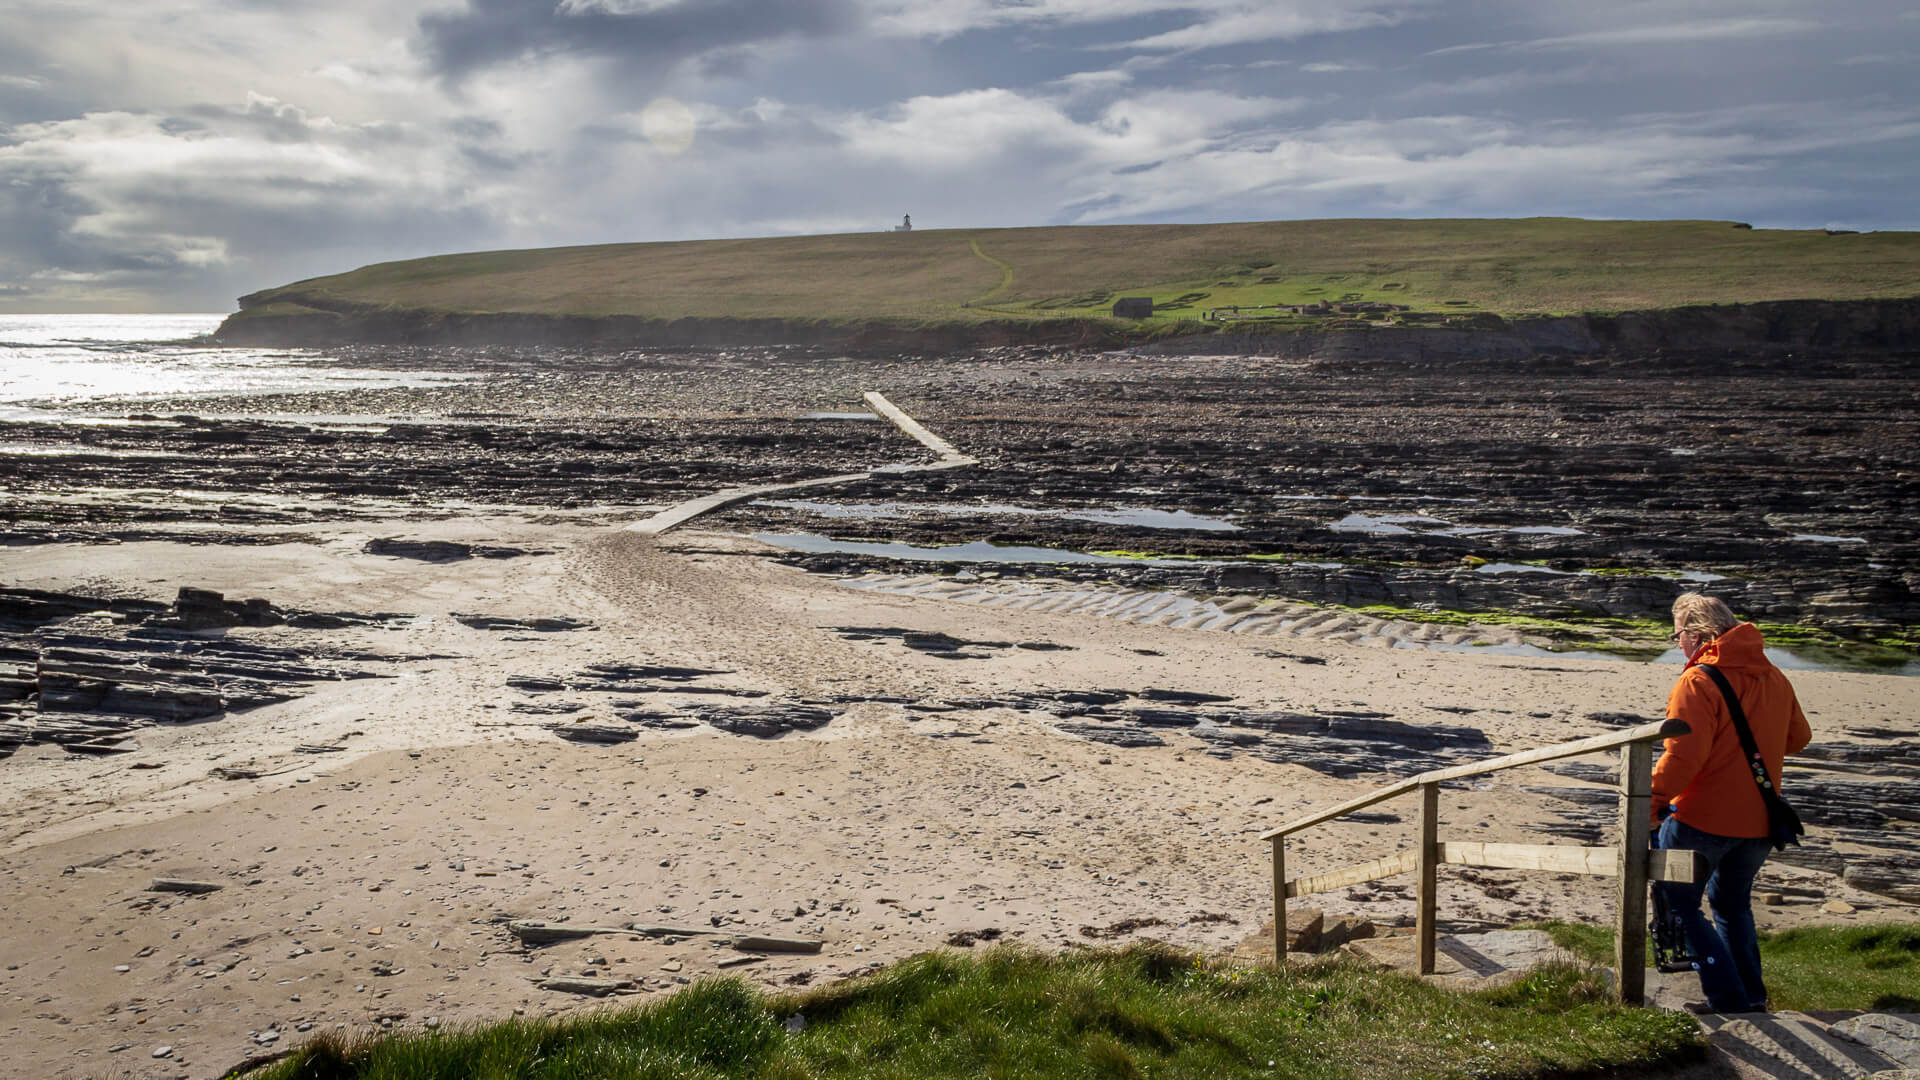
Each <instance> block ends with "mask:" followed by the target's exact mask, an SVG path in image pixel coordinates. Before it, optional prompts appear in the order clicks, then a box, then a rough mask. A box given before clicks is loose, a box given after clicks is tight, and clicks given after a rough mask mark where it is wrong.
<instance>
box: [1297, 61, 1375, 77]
mask: <svg viewBox="0 0 1920 1080" xmlns="http://www.w3.org/2000/svg"><path fill="white" fill-rule="evenodd" d="M1300 70H1301V71H1306V72H1311V73H1313V74H1315V75H1328V74H1335V73H1338V72H1342V71H1372V70H1373V66H1372V65H1371V64H1339V63H1333V62H1331V61H1326V60H1319V61H1315V62H1314V63H1311V64H1301V65H1300Z"/></svg>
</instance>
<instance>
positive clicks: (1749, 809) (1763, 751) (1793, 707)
mask: <svg viewBox="0 0 1920 1080" xmlns="http://www.w3.org/2000/svg"><path fill="white" fill-rule="evenodd" d="M1764 644H1765V642H1764V641H1763V640H1762V639H1761V637H1760V630H1759V628H1758V627H1756V626H1754V625H1753V624H1752V623H1741V624H1740V625H1738V626H1736V627H1734V628H1733V629H1731V630H1729V631H1727V632H1726V633H1724V634H1721V635H1720V636H1719V637H1717V638H1715V639H1714V640H1712V641H1710V642H1708V643H1707V644H1706V645H1705V646H1704V647H1702V648H1701V650H1700V651H1699V652H1698V653H1696V654H1695V655H1694V657H1693V659H1691V660H1689V661H1687V666H1686V670H1684V671H1682V672H1681V673H1680V681H1679V682H1676V683H1674V684H1673V692H1672V693H1670V694H1668V695H1667V715H1668V716H1669V717H1678V718H1679V719H1681V720H1685V721H1686V722H1687V723H1688V724H1689V725H1691V726H1692V727H1693V731H1692V732H1691V733H1689V734H1686V735H1676V736H1674V737H1673V738H1670V739H1668V740H1667V746H1666V753H1664V754H1662V755H1661V757H1660V763H1659V764H1658V765H1657V766H1655V767H1654V770H1653V799H1652V804H1653V807H1654V812H1655V814H1656V815H1658V813H1659V809H1660V808H1661V807H1663V806H1666V805H1667V803H1668V802H1672V803H1673V806H1674V813H1675V815H1676V816H1678V817H1679V818H1680V821H1681V822H1682V823H1683V824H1687V825H1691V826H1693V827H1694V828H1696V829H1699V830H1700V831H1701V832H1707V833H1712V834H1714V835H1715V836H1733V837H1755V836H1765V835H1767V807H1766V803H1764V802H1762V801H1761V799H1760V789H1759V787H1758V785H1756V784H1755V783H1754V782H1753V772H1752V771H1751V770H1750V769H1748V768H1747V763H1746V752H1745V751H1743V750H1741V749H1740V736H1739V733H1737V732H1736V731H1734V729H1733V717H1732V714H1730V713H1729V712H1728V711H1727V701H1726V698H1725V696H1723V695H1722V694H1721V693H1720V688H1719V687H1718V686H1715V685H1714V682H1713V679H1712V678H1711V677H1710V676H1708V675H1707V673H1706V672H1704V671H1699V670H1696V665H1699V664H1712V665H1713V666H1714V667H1717V668H1719V669H1720V672H1721V674H1723V675H1725V676H1726V677H1727V682H1728V683H1729V684H1731V685H1732V686H1733V691H1734V693H1735V694H1737V695H1738V696H1739V698H1740V707H1741V708H1742V709H1744V710H1746V714H1747V726H1748V727H1749V728H1751V729H1752V730H1753V741H1754V745H1755V746H1757V747H1758V748H1759V750H1760V756H1761V757H1762V758H1764V759H1765V760H1766V763H1767V775H1768V776H1770V777H1771V778H1772V779H1773V789H1774V790H1775V791H1780V767H1781V760H1782V759H1783V758H1785V757H1786V756H1787V755H1788V754H1795V753H1798V752H1800V751H1801V750H1802V749H1804V748H1805V747H1806V745H1807V743H1809V742H1811V741H1812V739H1813V730H1812V729H1811V728H1809V727H1808V726H1807V718H1806V716H1805V715H1804V714H1802V713H1801V712H1800V702H1799V700H1798V699H1796V698H1795V697H1794V694H1793V684H1792V683H1789V682H1788V681H1787V677H1786V676H1785V675H1782V674H1780V669H1779V668H1777V667H1774V666H1773V664H1772V662H1771V661H1769V660H1768V659H1767V656H1766V653H1765V652H1763V651H1762V648H1761V647H1762V645H1764ZM1781 794H1782V795H1785V794H1786V793H1785V792H1781Z"/></svg>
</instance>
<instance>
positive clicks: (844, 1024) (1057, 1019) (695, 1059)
mask: <svg viewBox="0 0 1920 1080" xmlns="http://www.w3.org/2000/svg"><path fill="white" fill-rule="evenodd" d="M795 1017H799V1018H802V1019H803V1020H804V1026H803V1025H802V1021H801V1020H795V1019H793V1018H795ZM1701 1053H1702V1051H1701V1046H1700V1043H1699V1041H1698V1036H1697V1034H1696V1031H1695V1028H1694V1025H1693V1023H1692V1022H1691V1020H1689V1019H1688V1018H1686V1017H1683V1016H1680V1015H1678V1014H1674V1013H1662V1012H1655V1011H1650V1010H1644V1009H1623V1008H1620V1007H1617V1006H1615V1005H1612V1004H1611V1003H1609V1001H1608V1000H1607V988H1606V984H1605V981H1604V980H1603V979H1602V977H1601V976H1600V975H1598V974H1597V973H1595V972H1594V971H1593V970H1591V969H1589V968H1584V967H1577V966H1555V967H1547V968H1542V969H1541V970H1539V971H1537V972H1535V973H1533V974H1532V975H1531V976H1529V977H1528V978H1526V979H1524V980H1522V981H1520V982H1518V983H1515V984H1513V985H1511V986H1508V987H1505V988H1502V989H1499V990H1495V991H1486V992H1478V993H1458V992H1450V991H1446V990H1442V989H1439V988H1437V987H1434V986H1432V985H1429V984H1428V983H1425V982H1422V981H1421V980H1418V979H1414V978H1411V977H1408V976H1405V975H1399V974H1395V973H1391V972H1382V971H1377V970H1372V969H1369V968H1366V967H1363V966H1362V965H1360V964H1359V963H1357V962H1353V961H1327V962H1322V963H1317V964H1311V965H1307V966H1304V967H1300V968H1289V969H1287V970H1284V971H1275V970H1269V969H1251V968H1243V967H1226V966H1220V965H1217V964H1214V963H1210V962H1208V961H1205V960H1202V959H1200V958H1197V957H1195V956H1192V955H1190V954H1186V953H1182V952H1179V951H1176V950H1173V949H1170V948H1167V947H1165V946H1160V945H1156V944H1147V945H1142V946H1137V947H1134V948H1131V949H1127V950H1125V951H1121V952H1104V951H1102V952H1085V953H1075V954H1068V955H1064V956H1045V955H1041V954H1038V953H1035V952H1031V951H1027V950H1022V949H1017V948H1011V947H1001V948H996V949H992V950H988V951H986V952H984V953H982V954H979V955H974V954H967V955H961V954H957V953H952V952H938V953H927V954H922V955H920V956H917V957H913V958H911V959H909V960H906V961H904V962H902V963H900V964H898V965H895V966H894V967H892V968H890V969H887V970H884V971H881V972H878V973H876V974H874V975H872V976H869V977H866V978H862V979H856V980H851V981H848V982H845V983H840V984H837V985H834V986H829V987H825V988H822V989H819V990H815V991H812V992H809V993H805V994H784V995H768V994H763V993H761V992H758V991H755V990H752V989H749V988H748V987H746V986H745V985H744V984H743V983H741V982H740V981H738V980H713V981H705V982H701V983H697V984H695V985H694V986H692V987H689V988H688V989H686V990H683V991H681V992H680V993H678V994H676V995H674V996H673V997H671V998H667V999H664V1000H660V1001H655V1002H650V1003H647V1004H645V1005H641V1006H638V1007H635V1008H630V1009H623V1010H612V1011H606V1012H602V1013H598V1014H594V1015H589V1016H584V1017H578V1018H570V1019H557V1020H512V1021H509V1022H506V1023H503V1024H497V1025H490V1026H486V1027H475V1028H470V1029H466V1030H461V1031H450V1032H435V1033H429V1034H405V1035H395V1036H389V1037H382V1038H375V1039H367V1040H363V1041H342V1040H337V1039H321V1040H316V1041H315V1042H313V1043H309V1044H308V1045H306V1046H305V1047H302V1048H301V1049H300V1050H299V1051H298V1052H297V1053H296V1054H295V1055H294V1056H292V1057H291V1058H289V1059H287V1060H286V1061H283V1062H281V1063H279V1064H278V1065H276V1066H274V1067H273V1068H271V1069H269V1070H267V1071H265V1072H262V1073H260V1074H258V1075H260V1076H262V1077H266V1078H270V1080H443V1078H444V1080H455V1078H470V1077H471V1078H483V1080H523V1078H524V1080H559V1078H562V1077H565V1078H568V1080H573V1078H588V1077H591V1078H603V1077H604V1078H619V1080H642V1078H655V1077H659V1078H666V1077H674V1078H716V1080H717V1078H733V1077H754V1078H767V1080H811V1078H826V1077H834V1078H841V1077H848V1078H875V1080H879V1078H901V1080H905V1078H920V1077H956V1078H957V1077H968V1078H973V1077H1076V1078H1080V1077H1087V1078H1094V1077H1146V1076H1152V1077H1171V1078H1178V1077H1195V1078H1198V1077H1252V1076H1259V1077H1294V1078H1301V1080H1309V1078H1311V1080H1322V1078H1325V1080H1335V1078H1345V1077H1369V1076H1381V1075H1389V1074H1391V1075H1394V1076H1396V1077H1402V1078H1413V1077H1461V1078H1466V1077H1513V1078H1520V1077H1541V1076H1551V1075H1560V1074H1568V1073H1583V1072H1591V1071H1597V1070H1602V1069H1634V1070H1640V1069H1651V1068H1660V1067H1663V1066H1669V1065H1678V1064H1682V1063H1686V1062H1690V1061H1693V1060H1697V1059H1698V1058H1699V1057H1700V1056H1701Z"/></svg>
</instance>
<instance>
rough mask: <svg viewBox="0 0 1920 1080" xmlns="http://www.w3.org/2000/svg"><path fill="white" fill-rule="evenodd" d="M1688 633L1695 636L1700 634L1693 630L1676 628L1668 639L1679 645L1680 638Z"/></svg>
mask: <svg viewBox="0 0 1920 1080" xmlns="http://www.w3.org/2000/svg"><path fill="white" fill-rule="evenodd" d="M1688 635H1693V636H1695V637H1698V636H1699V635H1697V634H1694V633H1693V631H1691V630H1675V631H1674V632H1673V633H1671V634H1668V635H1667V640H1668V641H1671V642H1673V643H1674V644H1675V645H1678V644H1680V639H1681V638H1682V637H1686V636H1688Z"/></svg>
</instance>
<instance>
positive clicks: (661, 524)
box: [626, 390, 979, 536]
mask: <svg viewBox="0 0 1920 1080" xmlns="http://www.w3.org/2000/svg"><path fill="white" fill-rule="evenodd" d="M862 396H863V398H864V400H865V401H866V403H867V405H868V406H869V407H871V408H872V409H873V411H874V412H876V413H878V414H880V415H881V416H884V417H886V418H887V419H888V420H891V421H892V422H893V425H894V426H895V427H897V428H899V429H900V430H901V431H903V432H905V433H907V434H908V435H911V436H912V437H913V438H915V439H917V440H919V442H920V443H921V445H923V446H925V447H926V448H927V449H929V450H931V451H933V452H934V453H936V454H938V455H940V460H938V461H934V462H929V463H927V464H924V465H879V466H875V467H874V468H872V469H868V470H867V471H866V472H853V473H841V474H839V475H837V476H817V477H814V478H813V479H811V480H796V481H794V482H792V483H788V484H757V485H754V486H752V487H737V488H726V489H724V490H721V491H716V492H714V493H713V494H711V495H703V496H701V497H700V498H698V499H689V500H687V501H686V502H683V503H676V504H675V505H673V506H669V507H667V508H666V509H665V510H662V511H660V512H659V513H657V514H655V515H653V516H652V517H650V518H647V519H645V520H643V521H636V522H634V523H633V524H631V525H628V526H626V529H627V531H629V532H637V533H642V534H645V535H648V536H658V535H660V534H661V533H664V532H666V531H667V530H668V529H672V528H674V527H676V526H679V525H684V524H686V523H687V522H689V521H692V520H693V519H694V518H697V517H700V516H701V515H703V514H710V513H712V512H713V511H715V510H720V509H724V508H726V507H729V506H732V505H733V504H735V503H739V502H745V501H746V500H748V499H756V498H759V497H761V496H763V495H773V494H777V493H780V492H789V491H806V490H810V489H812V488H824V487H835V486H837V485H840V484H848V483H852V482H853V481H856V480H866V479H869V478H871V477H874V476H877V475H879V474H881V473H911V472H934V471H938V470H942V469H958V468H963V467H965V466H968V465H977V464H979V461H978V459H976V458H972V457H968V456H967V455H965V454H963V453H961V452H960V451H958V450H956V449H954V447H953V444H952V443H949V442H948V441H947V440H945V439H943V438H941V437H940V436H938V435H935V434H934V433H933V432H931V431H928V430H927V429H926V428H925V427H924V426H922V425H921V423H920V422H919V421H918V420H915V419H914V418H913V417H911V416H908V415H907V414H906V413H905V412H903V411H901V409H900V407H899V406H897V405H895V404H894V403H893V402H891V401H888V400H887V399H886V397H885V396H884V395H882V394H880V393H879V392H877V391H872V390H869V391H868V392H867V393H866V394H864V395H862Z"/></svg>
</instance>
